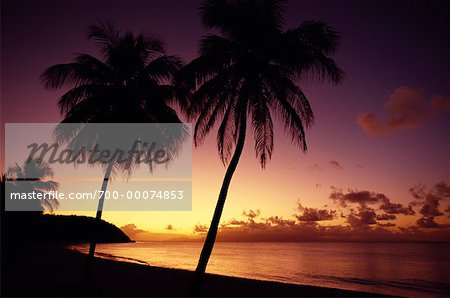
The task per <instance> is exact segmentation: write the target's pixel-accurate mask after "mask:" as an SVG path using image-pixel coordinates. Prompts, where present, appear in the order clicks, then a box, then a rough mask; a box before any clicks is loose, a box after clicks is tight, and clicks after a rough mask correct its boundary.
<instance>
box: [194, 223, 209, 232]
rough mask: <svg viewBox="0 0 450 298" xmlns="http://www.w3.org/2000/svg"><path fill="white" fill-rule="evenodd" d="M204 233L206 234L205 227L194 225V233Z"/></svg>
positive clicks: (206, 227) (206, 228)
mask: <svg viewBox="0 0 450 298" xmlns="http://www.w3.org/2000/svg"><path fill="white" fill-rule="evenodd" d="M206 232H208V226H207V225H195V227H194V233H206Z"/></svg>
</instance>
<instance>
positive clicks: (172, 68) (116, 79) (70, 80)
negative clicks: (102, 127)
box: [41, 23, 183, 258]
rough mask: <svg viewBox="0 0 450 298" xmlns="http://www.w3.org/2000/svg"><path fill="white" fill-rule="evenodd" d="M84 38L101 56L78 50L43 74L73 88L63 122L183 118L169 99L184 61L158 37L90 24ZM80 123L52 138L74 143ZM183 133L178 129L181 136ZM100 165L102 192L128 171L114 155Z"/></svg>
mask: <svg viewBox="0 0 450 298" xmlns="http://www.w3.org/2000/svg"><path fill="white" fill-rule="evenodd" d="M88 37H89V38H90V39H92V40H93V41H95V42H96V43H97V45H98V46H99V49H100V53H101V56H102V59H98V58H96V57H94V56H91V55H88V54H78V55H77V56H76V57H75V59H74V62H72V63H67V64H57V65H53V66H51V67H49V68H48V69H47V70H45V72H44V73H43V74H42V76H41V78H42V80H43V83H44V85H45V86H46V87H47V88H49V89H59V88H62V87H65V86H67V87H71V89H70V90H68V91H67V92H66V93H64V94H63V95H62V96H61V97H60V99H59V102H58V105H59V108H60V112H61V114H63V115H64V119H63V120H62V121H61V123H158V122H162V123H180V122H181V121H180V119H179V117H178V116H177V114H176V112H175V110H174V109H173V108H172V107H171V106H170V104H171V103H173V102H174V99H175V97H174V87H173V85H172V84H171V81H172V78H173V76H174V74H175V72H177V71H178V69H179V68H180V67H181V66H182V63H181V61H180V59H179V58H177V57H176V56H171V55H166V54H165V50H164V47H163V43H162V41H161V40H160V39H159V38H158V37H157V36H155V35H150V34H144V33H141V34H139V35H134V34H133V33H132V32H125V33H121V32H120V31H119V30H117V29H116V28H115V26H114V25H112V24H111V23H100V24H92V25H90V26H89V30H88ZM59 128H61V126H60V127H59ZM79 128H80V127H79V126H72V130H69V131H64V128H62V129H58V128H57V129H56V130H55V132H56V134H55V136H56V139H57V140H58V141H60V142H68V143H72V144H73V143H77V134H78V136H79ZM74 132H76V133H74ZM182 135H183V132H180V135H179V136H182ZM74 137H75V138H74ZM178 141H179V139H178V140H176V138H174V139H173V140H172V143H171V144H170V145H171V149H173V150H176V146H177V145H179V142H178ZM78 143H80V142H79V141H78ZM102 166H103V167H104V168H105V178H104V180H103V183H102V189H101V190H102V191H105V190H106V188H107V184H108V181H109V179H110V176H111V174H112V173H114V171H115V170H117V171H121V170H131V168H127V169H125V168H123V166H124V164H122V166H119V165H118V164H117V163H115V162H114V161H113V160H111V161H110V162H105V163H102ZM103 193H104V192H103ZM103 202H104V196H101V197H100V199H99V204H98V209H97V214H96V218H97V221H98V222H99V221H100V219H101V217H102V210H103ZM95 247H96V241H95V237H94V238H93V240H92V242H91V245H90V249H89V257H90V258H92V256H93V255H94V252H95Z"/></svg>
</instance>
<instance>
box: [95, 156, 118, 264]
mask: <svg viewBox="0 0 450 298" xmlns="http://www.w3.org/2000/svg"><path fill="white" fill-rule="evenodd" d="M113 165H114V162H113V161H112V160H111V161H110V162H109V164H108V167H107V168H106V171H105V177H104V178H103V183H102V195H101V196H100V199H99V200H98V207H97V214H96V216H95V231H94V234H93V237H92V239H91V243H90V245H89V259H92V258H93V257H94V253H95V247H96V245H97V238H98V234H99V228H100V222H101V220H102V213H103V204H104V203H105V192H106V187H107V186H108V182H109V178H110V176H111V171H112V168H113Z"/></svg>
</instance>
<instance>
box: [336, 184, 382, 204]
mask: <svg viewBox="0 0 450 298" xmlns="http://www.w3.org/2000/svg"><path fill="white" fill-rule="evenodd" d="M332 190H333V191H332V193H331V194H330V199H332V200H333V201H334V202H335V203H337V204H339V205H341V206H342V207H344V208H345V207H347V205H348V204H349V203H350V204H351V203H355V204H359V205H360V206H361V207H362V208H365V207H367V205H370V204H376V203H379V202H381V201H384V200H385V199H387V197H386V196H385V195H384V194H381V193H375V192H370V191H366V190H364V191H353V190H350V191H349V192H348V193H346V194H344V193H343V192H342V190H339V189H337V188H335V187H332Z"/></svg>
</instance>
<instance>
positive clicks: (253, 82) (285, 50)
mask: <svg viewBox="0 0 450 298" xmlns="http://www.w3.org/2000/svg"><path fill="white" fill-rule="evenodd" d="M284 7H285V1H280V0H259V1H258V0H246V1H215V0H206V1H204V2H203V4H202V5H201V16H202V21H203V24H204V25H205V26H206V27H207V28H212V29H216V30H217V31H218V34H210V35H206V36H204V37H203V38H202V40H201V42H200V55H199V57H198V58H196V59H194V60H193V61H191V62H190V63H189V64H188V65H186V66H185V67H184V68H183V69H182V70H181V71H180V73H179V75H178V78H177V85H178V86H179V88H180V96H181V97H183V98H185V99H188V100H189V102H190V107H189V108H188V109H187V110H186V111H187V114H188V116H189V118H190V119H192V120H195V122H196V123H195V129H194V140H195V145H196V146H198V145H200V144H201V143H202V141H203V140H204V138H205V137H206V136H207V135H208V133H209V132H210V131H211V129H212V128H213V127H214V126H215V125H216V124H217V125H218V133H217V145H218V151H219V155H220V158H221V160H222V162H223V163H224V165H228V167H227V170H226V173H225V177H224V179H223V183H222V187H221V189H220V193H219V197H218V201H217V205H216V208H215V211H214V216H213V218H212V221H211V225H210V227H209V230H208V233H207V236H206V240H205V243H204V246H203V249H202V252H201V255H200V259H199V261H198V265H197V268H196V271H195V274H194V277H193V280H192V282H191V286H190V289H189V294H191V295H194V294H198V290H199V285H200V281H201V277H202V276H203V274H204V272H205V270H206V266H207V263H208V260H209V257H210V255H211V252H212V249H213V246H214V242H215V239H216V234H217V230H218V226H219V222H220V217H221V214H222V211H223V208H224V204H225V200H226V197H227V192H228V188H229V186H230V182H231V179H232V176H233V173H234V171H235V169H236V167H237V164H238V162H239V158H240V157H241V153H242V151H243V148H244V143H245V138H246V133H247V122H248V121H250V126H251V129H252V131H253V135H254V139H255V153H256V157H257V158H258V159H259V161H260V164H261V167H262V168H265V166H266V164H267V162H268V161H269V160H270V158H271V156H272V152H273V146H274V144H273V121H272V119H273V117H274V116H275V117H278V119H279V121H281V122H282V123H283V124H284V127H285V129H286V131H287V132H288V133H289V134H290V136H291V137H292V142H294V143H295V144H297V145H298V147H299V148H300V149H301V150H302V151H305V150H306V148H307V146H306V139H305V128H307V127H309V126H311V124H312V123H313V112H312V110H311V106H310V104H309V102H308V99H307V98H306V96H305V94H304V93H303V92H302V90H301V88H300V87H299V85H298V82H299V81H301V80H302V79H304V78H306V77H307V76H310V75H313V76H315V78H317V79H319V80H328V81H330V82H332V83H338V82H340V81H341V80H342V79H343V76H344V73H343V71H342V70H341V69H340V68H339V67H338V66H337V65H336V63H335V61H334V60H333V59H332V58H331V57H330V54H332V53H333V52H334V51H335V50H336V48H337V45H338V41H339V36H338V34H337V32H336V31H334V30H333V29H332V28H331V27H329V26H328V25H327V24H326V23H324V22H315V21H307V22H304V23H302V24H301V25H299V26H298V27H296V28H293V29H289V30H284V29H283V23H284V19H283V16H282V15H283V9H284Z"/></svg>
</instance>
